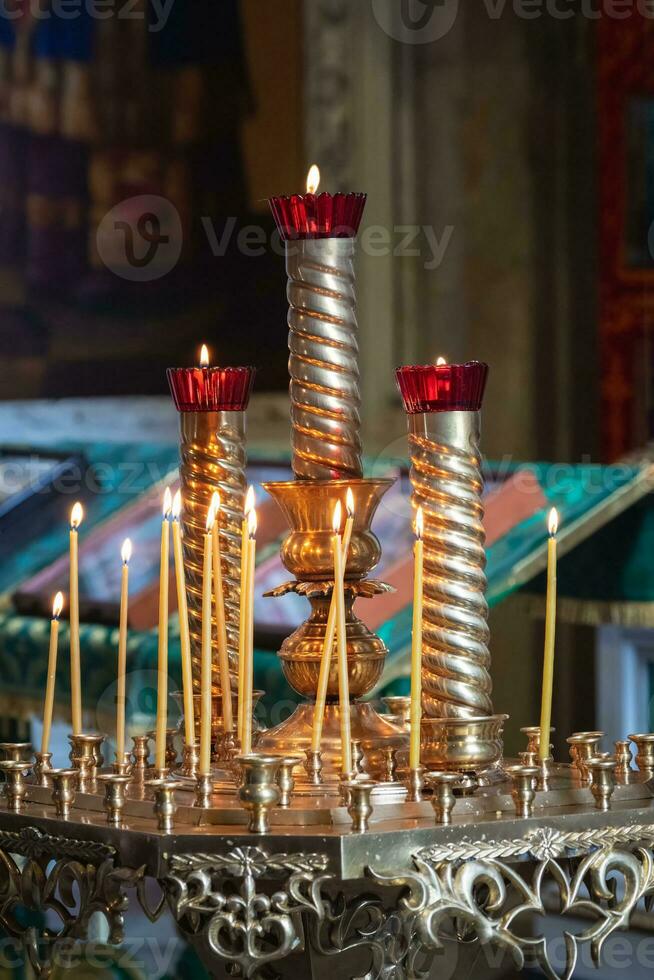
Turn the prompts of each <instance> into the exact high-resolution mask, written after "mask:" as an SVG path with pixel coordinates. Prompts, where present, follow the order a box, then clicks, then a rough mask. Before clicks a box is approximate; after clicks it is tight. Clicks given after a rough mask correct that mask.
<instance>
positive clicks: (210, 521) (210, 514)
mask: <svg viewBox="0 0 654 980" xmlns="http://www.w3.org/2000/svg"><path fill="white" fill-rule="evenodd" d="M215 523H216V512H215V510H214V509H213V500H212V501H211V503H210V504H209V510H208V511H207V534H209V532H210V531H213V526H214V524H215Z"/></svg>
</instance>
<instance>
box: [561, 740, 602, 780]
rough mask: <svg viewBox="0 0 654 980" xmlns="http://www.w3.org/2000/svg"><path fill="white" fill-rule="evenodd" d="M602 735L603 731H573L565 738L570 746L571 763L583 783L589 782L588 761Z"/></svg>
mask: <svg viewBox="0 0 654 980" xmlns="http://www.w3.org/2000/svg"><path fill="white" fill-rule="evenodd" d="M603 737H604V732H575V733H574V734H573V735H571V736H570V738H567V739H566V742H567V743H568V745H569V746H570V758H571V760H572V765H573V767H574V768H575V769H576V770H577V772H578V773H579V777H580V779H581V781H582V782H584V783H590V780H591V774H590V769H589V767H588V762H589V760H590V759H592V758H593V757H594V756H596V755H597V752H598V749H597V746H598V744H599V742H600V739H602V738H603Z"/></svg>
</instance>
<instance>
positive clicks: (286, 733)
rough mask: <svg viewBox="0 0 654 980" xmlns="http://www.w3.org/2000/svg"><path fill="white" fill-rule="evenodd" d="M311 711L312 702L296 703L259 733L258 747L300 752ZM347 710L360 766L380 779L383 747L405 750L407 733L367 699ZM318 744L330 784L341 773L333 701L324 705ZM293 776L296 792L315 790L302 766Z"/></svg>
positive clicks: (305, 745) (309, 726) (276, 751)
mask: <svg viewBox="0 0 654 980" xmlns="http://www.w3.org/2000/svg"><path fill="white" fill-rule="evenodd" d="M313 711H314V706H313V704H308V703H307V704H301V705H299V706H298V707H297V708H296V710H295V711H294V713H293V714H292V715H291V717H290V718H288V719H287V720H286V721H284V722H282V724H281V725H278V726H277V727H276V728H270V729H269V730H268V731H267V732H265V733H264V734H263V735H262V736H261V738H260V740H259V743H258V749H259V750H261V751H263V752H272V753H273V754H275V755H281V754H288V753H289V752H294V753H298V752H299V753H303V752H304V750H305V749H308V748H311V736H312V731H313ZM351 712H352V738H353V739H357V740H358V741H359V742H360V743H361V748H362V750H363V752H364V756H365V758H364V769H365V771H366V773H368V774H369V775H370V776H373V777H374V778H379V779H383V778H384V774H385V772H386V762H385V757H384V750H385V749H388V748H395V749H397V750H398V752H401V751H402V750H407V749H408V745H409V740H408V735H407V734H406V732H404V731H403V730H402V729H400V728H398V727H397V726H396V725H393V724H391V723H390V722H388V721H385V720H384V719H383V718H382V717H381V715H379V714H378V713H377V712H376V711H375V709H374V708H373V706H372V705H371V704H369V703H368V702H367V701H355V702H354V704H352V707H351ZM321 745H322V749H321V753H322V764H323V772H322V778H323V782H324V783H326V784H327V785H332V786H334V785H336V784H337V783H338V782H339V781H340V779H341V777H342V762H341V729H340V707H339V705H338V704H335V703H333V702H331V703H328V704H327V705H326V707H325V722H324V727H323V735H322V743H321ZM296 780H297V792H300V793H308V794H310V795H314V794H315V791H316V787H314V786H311V785H310V783H309V781H308V778H307V776H306V773H305V772H304V771H303V770H300V769H298V770H297V773H296ZM382 785H383V784H382ZM323 792H324V791H323Z"/></svg>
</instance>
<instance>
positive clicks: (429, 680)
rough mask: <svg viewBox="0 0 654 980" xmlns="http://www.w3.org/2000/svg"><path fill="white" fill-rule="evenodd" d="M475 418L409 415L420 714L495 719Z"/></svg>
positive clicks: (448, 414)
mask: <svg viewBox="0 0 654 980" xmlns="http://www.w3.org/2000/svg"><path fill="white" fill-rule="evenodd" d="M479 429H480V423H479V413H478V412H441V413H435V414H426V415H423V414H418V415H413V416H410V431H409V448H410V455H411V483H412V487H413V492H412V503H413V506H414V507H415V508H416V509H417V508H418V507H422V508H423V511H424V517H425V538H424V540H425V549H424V562H425V565H424V608H423V661H422V664H423V666H422V691H423V710H424V712H425V714H426V715H427V716H428V717H431V718H475V717H480V716H489V715H492V714H493V705H492V701H491V691H492V682H491V678H490V673H489V670H490V653H489V650H488V643H489V637H490V634H489V629H488V605H487V603H486V598H485V592H486V575H485V571H484V569H485V565H486V556H485V550H484V540H485V535H484V527H483V514H484V508H483V504H482V500H481V495H482V490H483V479H482V475H481V458H480V454H479V448H478V447H479Z"/></svg>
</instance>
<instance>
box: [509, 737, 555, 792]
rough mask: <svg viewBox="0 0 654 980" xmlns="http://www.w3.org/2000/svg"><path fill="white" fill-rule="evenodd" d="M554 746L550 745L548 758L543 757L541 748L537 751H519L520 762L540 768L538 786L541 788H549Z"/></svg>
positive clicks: (545, 789)
mask: <svg viewBox="0 0 654 980" xmlns="http://www.w3.org/2000/svg"><path fill="white" fill-rule="evenodd" d="M551 750H552V746H551V745H550V755H549V756H548V757H547V759H541V757H540V749H539V750H537V751H536V752H532V751H527V752H519V753H518V758H519V759H520V764H521V765H523V766H529V767H533V766H535V767H536V768H537V769H538V770H539V775H538V783H537V788H538V789H539V790H544V791H547V790H548V789H549V782H550V776H551V774H552V765H553V762H554V759H553V757H552V755H551Z"/></svg>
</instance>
